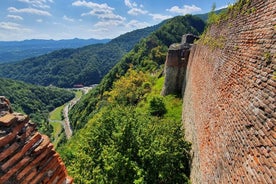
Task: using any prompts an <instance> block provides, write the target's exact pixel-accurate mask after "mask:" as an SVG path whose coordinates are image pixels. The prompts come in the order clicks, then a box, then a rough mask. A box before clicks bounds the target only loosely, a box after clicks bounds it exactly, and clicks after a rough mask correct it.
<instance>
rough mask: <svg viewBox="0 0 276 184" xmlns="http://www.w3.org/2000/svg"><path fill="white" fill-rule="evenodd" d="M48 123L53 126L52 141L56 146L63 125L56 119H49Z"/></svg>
mask: <svg viewBox="0 0 276 184" xmlns="http://www.w3.org/2000/svg"><path fill="white" fill-rule="evenodd" d="M50 125H51V126H52V127H53V134H52V139H53V141H52V143H53V145H54V147H55V148H56V147H57V145H58V143H59V142H60V140H61V139H62V137H61V136H60V135H61V134H62V131H63V127H62V124H61V122H57V121H50Z"/></svg>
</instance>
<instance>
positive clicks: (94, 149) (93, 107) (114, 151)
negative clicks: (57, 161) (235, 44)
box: [59, 15, 205, 184]
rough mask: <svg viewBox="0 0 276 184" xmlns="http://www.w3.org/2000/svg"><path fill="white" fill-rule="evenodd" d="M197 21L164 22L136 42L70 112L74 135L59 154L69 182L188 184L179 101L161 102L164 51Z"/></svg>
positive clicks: (196, 28)
mask: <svg viewBox="0 0 276 184" xmlns="http://www.w3.org/2000/svg"><path fill="white" fill-rule="evenodd" d="M204 26H205V24H204V22H203V21H202V20H200V19H198V18H197V17H193V16H191V15H187V16H179V17H175V18H173V19H170V20H168V21H167V22H166V23H165V24H164V25H163V26H161V27H160V28H159V29H158V30H156V31H155V32H154V33H152V34H151V35H150V36H148V37H147V38H145V39H143V40H142V41H140V42H139V43H138V44H137V45H136V46H135V47H134V49H132V50H131V51H130V52H129V53H128V54H126V55H125V56H124V58H123V59H122V60H121V61H120V62H119V63H118V64H117V65H116V66H115V67H113V69H112V70H111V71H110V72H109V73H108V74H107V75H106V76H105V77H104V79H103V80H102V82H101V83H100V84H99V85H98V86H97V87H96V88H94V89H93V90H92V91H91V92H90V93H88V94H87V95H86V96H85V97H84V98H83V99H81V102H80V103H78V104H77V105H76V106H74V108H73V110H72V111H71V120H72V122H73V124H72V125H73V129H74V132H75V134H74V136H73V137H72V138H71V139H70V140H69V141H68V142H67V143H65V145H63V146H61V147H60V148H59V152H60V154H61V156H62V158H63V160H64V161H65V163H66V166H67V169H68V171H69V174H70V175H71V176H73V177H74V179H75V183H125V184H127V183H149V184H150V183H188V182H189V179H188V177H189V172H190V170H189V162H190V157H189V151H190V144H189V143H188V142H186V141H185V140H184V139H183V137H184V135H183V130H182V128H181V110H182V108H181V107H182V100H181V99H180V98H178V97H176V96H166V97H162V96H160V92H161V89H162V85H163V82H164V77H161V74H162V68H163V64H164V62H165V56H166V52H167V49H168V46H169V45H170V44H172V43H175V42H179V41H180V40H181V37H182V35H183V34H185V33H193V34H196V35H199V34H201V33H202V32H203V30H204Z"/></svg>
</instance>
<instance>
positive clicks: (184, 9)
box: [167, 5, 201, 15]
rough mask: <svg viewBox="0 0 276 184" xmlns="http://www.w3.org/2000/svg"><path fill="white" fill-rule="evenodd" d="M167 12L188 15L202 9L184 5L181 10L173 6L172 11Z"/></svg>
mask: <svg viewBox="0 0 276 184" xmlns="http://www.w3.org/2000/svg"><path fill="white" fill-rule="evenodd" d="M167 11H168V12H171V13H176V14H182V15H186V14H190V13H193V12H197V11H201V8H200V7H197V6H195V5H192V6H189V5H184V6H183V7H182V8H180V7H179V6H173V7H171V8H170V9H167Z"/></svg>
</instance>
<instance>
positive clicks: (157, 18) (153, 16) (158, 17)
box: [149, 13, 172, 21]
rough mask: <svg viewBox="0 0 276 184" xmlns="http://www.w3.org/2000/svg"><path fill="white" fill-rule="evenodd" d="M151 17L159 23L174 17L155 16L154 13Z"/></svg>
mask: <svg viewBox="0 0 276 184" xmlns="http://www.w3.org/2000/svg"><path fill="white" fill-rule="evenodd" d="M149 15H150V16H152V19H153V20H159V21H160V20H161V21H162V20H166V19H169V18H172V16H170V15H161V14H154V13H150V14H149Z"/></svg>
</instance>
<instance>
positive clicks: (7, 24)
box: [0, 22, 29, 31]
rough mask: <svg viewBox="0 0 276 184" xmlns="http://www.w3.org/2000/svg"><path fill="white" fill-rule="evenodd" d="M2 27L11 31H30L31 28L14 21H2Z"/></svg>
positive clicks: (0, 27) (0, 23)
mask: <svg viewBox="0 0 276 184" xmlns="http://www.w3.org/2000/svg"><path fill="white" fill-rule="evenodd" d="M0 29H4V30H9V31H20V30H23V31H28V30H29V29H26V28H23V27H22V26H21V25H20V24H17V23H14V22H0Z"/></svg>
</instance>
